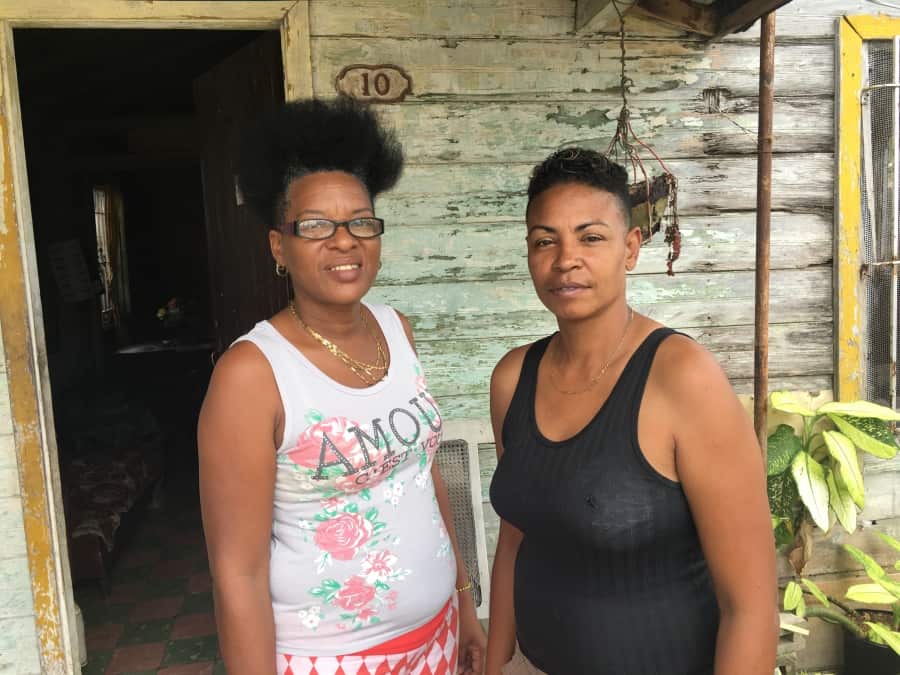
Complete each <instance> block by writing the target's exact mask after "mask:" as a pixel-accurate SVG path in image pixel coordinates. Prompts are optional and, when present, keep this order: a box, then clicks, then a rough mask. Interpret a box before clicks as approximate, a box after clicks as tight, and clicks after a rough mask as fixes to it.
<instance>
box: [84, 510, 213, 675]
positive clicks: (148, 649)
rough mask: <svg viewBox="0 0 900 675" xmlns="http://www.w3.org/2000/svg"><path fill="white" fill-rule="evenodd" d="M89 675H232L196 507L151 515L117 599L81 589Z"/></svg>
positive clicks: (115, 590)
mask: <svg viewBox="0 0 900 675" xmlns="http://www.w3.org/2000/svg"><path fill="white" fill-rule="evenodd" d="M75 599H76V602H78V605H79V606H80V607H81V611H82V614H83V616H84V621H85V635H86V639H87V647H88V664H87V666H86V667H84V668H83V669H82V672H83V673H84V674H85V675H99V674H100V673H106V674H107V675H116V674H119V673H129V674H132V675H134V674H147V673H160V674H164V675H210V674H212V673H215V674H217V675H218V674H219V673H224V672H225V668H224V666H223V665H222V663H221V660H220V656H219V644H218V639H217V637H216V626H215V621H214V619H213V607H212V594H211V588H210V577H209V566H208V564H207V560H206V550H205V548H204V544H203V532H202V527H201V524H200V511H199V507H198V506H197V505H196V503H191V501H190V500H188V505H187V506H185V505H183V504H181V505H170V506H168V507H166V508H163V509H161V510H156V511H149V512H148V513H147V517H146V519H145V520H144V522H143V523H142V524H141V526H140V527H139V528H138V532H137V534H136V536H135V537H134V540H133V543H132V545H131V547H130V548H129V549H128V550H125V551H123V552H122V556H121V558H119V560H118V562H117V564H116V566H115V568H114V569H113V571H112V574H111V576H110V588H109V593H108V594H104V593H103V592H102V590H101V589H100V588H99V587H98V586H96V585H87V586H84V587H79V588H76V589H75Z"/></svg>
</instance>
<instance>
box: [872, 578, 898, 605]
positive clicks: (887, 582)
mask: <svg viewBox="0 0 900 675" xmlns="http://www.w3.org/2000/svg"><path fill="white" fill-rule="evenodd" d="M876 581H877V582H878V585H879V586H881V587H882V588H883V589H884V590H886V591H887V592H888V593H890V594H891V595H893V596H894V602H897V601H898V600H900V584H898V583H897V582H896V581H892V580H891V578H890V577H888V575H887V574H885V575H884V576H883V577H882V578H881V579H876Z"/></svg>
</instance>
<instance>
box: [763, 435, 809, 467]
mask: <svg viewBox="0 0 900 675" xmlns="http://www.w3.org/2000/svg"><path fill="white" fill-rule="evenodd" d="M802 449H803V444H802V442H801V441H800V437H799V436H797V434H796V433H794V427H792V426H790V425H789V424H779V425H778V428H777V429H775V432H774V433H773V434H772V435H771V436H769V440H768V441H767V442H766V458H767V461H766V464H767V465H768V466H766V475H768V476H776V475H778V474H780V473H784V472H785V471H786V470H787V469H788V467H789V466H790V465H791V460H792V459H794V455H796V454H797V453H798V452H800V451H801V450H802Z"/></svg>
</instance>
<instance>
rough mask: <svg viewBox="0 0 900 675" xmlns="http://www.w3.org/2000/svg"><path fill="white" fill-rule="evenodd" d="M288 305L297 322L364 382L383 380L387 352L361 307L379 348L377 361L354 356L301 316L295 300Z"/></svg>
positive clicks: (361, 315)
mask: <svg viewBox="0 0 900 675" xmlns="http://www.w3.org/2000/svg"><path fill="white" fill-rule="evenodd" d="M288 307H289V308H290V310H291V314H293V315H294V318H295V319H296V320H297V323H299V324H300V325H301V326H302V327H303V329H304V330H305V331H306V332H307V333H309V334H310V336H312V338H313V339H314V340H315V341H316V342H318V343H319V344H321V345H322V346H323V347H325V349H326V350H328V352H329V353H330V354H331V355H332V356H334V357H336V358H338V359H339V360H340V361H341V362H342V363H343V364H344V365H345V366H347V368H349V369H350V371H351V372H353V374H354V375H356V376H357V377H358V378H359V379H361V380H362V381H363V382H365V383H366V384H369V385H371V384H375V383H376V382H379V381H380V380H383V379H384V377H385V376H386V375H387V369H388V360H387V354H385V351H384V348H383V347H382V346H381V340H379V339H378V336H377V335H376V334H375V331H374V330H373V329H372V327H371V326H370V325H369V322H368V320H367V319H366V315H365V313H364V312H363V311H362V308H361V307H360V310H359V317H360V318H361V319H362V322H363V325H364V326H365V327H366V330H368V331H369V335H371V336H372V340H373V341H374V342H375V348H376V349H377V350H378V356H377V358H376V359H375V363H366V362H365V361H360V360H359V359H355V358H353V357H352V356H350V355H349V354H348V353H347V352H345V351H344V350H343V349H341V348H340V347H338V346H337V345H336V344H335V343H334V342H332V341H331V340H329V339H328V338H327V337H325V336H324V335H322V334H321V333H319V332H317V331H316V330H314V329H313V328H312V327H311V326H309V325H308V324H307V323H306V322H305V321H304V320H303V319H301V318H300V315H299V314H298V313H297V308H296V307H295V306H294V301H293V300H291V303H290V305H288ZM379 372H381V374H380V375H379V374H378V373H379Z"/></svg>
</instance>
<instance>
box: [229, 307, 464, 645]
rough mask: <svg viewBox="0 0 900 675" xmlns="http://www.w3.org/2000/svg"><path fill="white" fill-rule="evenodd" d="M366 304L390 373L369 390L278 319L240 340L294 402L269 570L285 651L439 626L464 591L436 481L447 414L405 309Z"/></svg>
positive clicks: (285, 400)
mask: <svg viewBox="0 0 900 675" xmlns="http://www.w3.org/2000/svg"><path fill="white" fill-rule="evenodd" d="M366 307H368V308H369V309H370V310H371V312H372V314H373V315H374V316H375V318H376V319H377V321H378V323H379V325H380V326H381V330H382V332H383V333H384V336H385V338H386V340H387V346H388V349H389V350H390V368H389V370H388V374H387V376H386V377H385V378H384V379H383V380H382V381H380V382H378V383H376V384H374V385H372V386H371V387H367V388H365V389H354V388H352V387H347V386H345V385H342V384H340V383H338V382H335V381H334V380H333V379H331V378H330V377H328V376H327V375H325V373H323V372H322V371H321V370H319V369H318V368H316V367H315V366H314V365H313V364H312V363H311V362H310V361H309V360H308V359H307V358H306V357H305V356H304V355H303V353H302V352H300V351H299V350H298V349H297V348H296V347H294V346H293V345H292V344H291V343H290V342H288V341H287V340H286V339H285V338H284V337H283V336H282V335H281V334H280V333H279V332H278V331H277V330H275V328H274V327H273V326H272V325H271V324H270V323H269V322H268V321H262V322H260V323H258V324H256V326H255V327H254V328H253V330H251V331H250V332H249V333H247V334H246V335H244V336H243V337H241V338H238V341H240V340H246V341H249V342H252V343H253V344H254V345H256V346H257V347H258V348H259V350H260V351H261V352H262V353H263V354H264V355H265V357H266V359H268V361H269V364H270V365H271V367H272V372H273V373H274V375H275V382H276V384H277V386H278V390H279V393H280V395H281V402H282V405H283V407H284V437H283V440H282V443H281V447H279V448H278V450H277V465H276V476H275V499H274V511H273V521H272V543H271V553H270V562H269V572H270V587H271V593H272V610H273V612H274V616H275V643H276V649H277V651H278V653H279V654H294V655H298V656H339V655H343V654H352V653H355V652H359V651H363V650H367V649H370V648H372V647H375V646H377V645H379V644H381V643H383V642H386V641H388V640H391V639H393V638H395V637H398V636H400V635H403V634H404V633H407V632H409V631H411V630H413V629H415V628H418V627H420V626H422V625H424V624H425V623H427V622H428V621H429V620H430V619H432V618H433V617H434V616H435V615H436V614H437V613H438V612H439V611H440V610H441V609H442V607H443V606H444V604H445V603H446V602H447V600H448V598H449V597H450V596H451V595H452V594H453V592H454V584H455V581H456V561H455V558H454V555H453V548H452V546H451V544H450V539H449V537H448V536H447V531H446V530H445V529H444V521H443V518H442V517H441V513H440V510H439V509H438V504H437V499H436V497H435V493H434V484H433V483H432V480H431V463H432V460H433V458H434V453H435V452H436V451H437V447H438V444H439V443H440V440H441V424H442V423H441V416H440V413H439V412H438V409H437V406H436V404H435V402H434V399H433V398H432V397H431V395H430V394H429V393H428V385H427V383H426V381H425V377H424V374H423V372H422V366H421V364H420V363H419V360H418V358H417V357H416V354H415V352H414V351H413V349H412V347H411V346H410V344H409V341H408V339H407V337H406V334H405V333H404V331H403V325H402V324H401V323H400V318H399V317H398V316H397V313H396V312H395V311H394V310H393V309H391V308H390V307H388V306H386V305H369V304H367V305H366Z"/></svg>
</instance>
